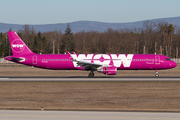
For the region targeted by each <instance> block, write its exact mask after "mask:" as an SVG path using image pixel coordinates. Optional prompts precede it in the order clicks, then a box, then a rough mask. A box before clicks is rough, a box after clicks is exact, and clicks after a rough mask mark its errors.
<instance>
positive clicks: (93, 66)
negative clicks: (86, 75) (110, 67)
mask: <svg viewBox="0 0 180 120" xmlns="http://www.w3.org/2000/svg"><path fill="white" fill-rule="evenodd" d="M72 61H74V62H77V66H82V67H81V68H84V69H85V70H89V69H96V68H98V67H101V66H102V65H101V64H97V63H91V62H86V61H78V60H74V59H73V60H72Z"/></svg>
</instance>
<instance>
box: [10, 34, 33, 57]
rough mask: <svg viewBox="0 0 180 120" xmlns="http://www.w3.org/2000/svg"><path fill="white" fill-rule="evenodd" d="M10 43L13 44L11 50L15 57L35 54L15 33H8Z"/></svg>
mask: <svg viewBox="0 0 180 120" xmlns="http://www.w3.org/2000/svg"><path fill="white" fill-rule="evenodd" d="M7 33H8V36H9V42H10V44H11V49H12V53H13V55H17V56H18V55H26V54H35V53H33V52H32V51H31V50H30V49H29V48H28V46H27V45H26V44H25V43H24V42H23V40H22V39H21V38H20V37H19V36H18V35H17V33H16V32H14V31H8V32H7Z"/></svg>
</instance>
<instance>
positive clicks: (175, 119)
mask: <svg viewBox="0 0 180 120" xmlns="http://www.w3.org/2000/svg"><path fill="white" fill-rule="evenodd" d="M0 116H9V117H10V116H12V117H16V116H18V117H59V118H62V117H66V118H124V119H155V120H165V119H168V120H170V119H173V120H180V118H160V117H159V118H158V117H157V118H153V117H111V116H61V115H7V114H2V115H0Z"/></svg>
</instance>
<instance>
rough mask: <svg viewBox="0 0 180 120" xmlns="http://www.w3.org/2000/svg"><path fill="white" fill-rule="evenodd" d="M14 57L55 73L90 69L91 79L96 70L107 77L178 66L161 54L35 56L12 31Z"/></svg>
mask: <svg viewBox="0 0 180 120" xmlns="http://www.w3.org/2000/svg"><path fill="white" fill-rule="evenodd" d="M7 33H8V36H9V41H10V44H11V49H12V53H13V55H12V56H7V57H5V59H6V60H9V61H13V62H17V63H21V64H25V65H29V66H34V67H39V68H46V69H53V70H87V71H91V72H90V73H89V77H94V73H93V72H94V71H97V72H101V73H103V74H105V75H116V73H117V70H155V76H156V77H158V76H159V74H158V70H161V69H171V68H174V67H176V66H177V64H176V63H175V62H174V61H172V60H171V59H170V58H168V57H166V56H163V55H157V54H76V53H75V52H73V54H70V53H69V52H68V51H67V54H35V53H33V52H32V51H31V50H30V49H29V48H28V46H27V45H26V44H25V43H24V42H23V41H22V39H21V38H20V37H19V36H18V35H17V34H16V32H14V31H8V32H7Z"/></svg>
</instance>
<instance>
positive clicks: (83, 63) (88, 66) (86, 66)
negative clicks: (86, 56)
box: [67, 51, 103, 70]
mask: <svg viewBox="0 0 180 120" xmlns="http://www.w3.org/2000/svg"><path fill="white" fill-rule="evenodd" d="M67 53H68V55H70V56H71V54H70V53H69V52H68V51H67ZM73 53H74V52H73ZM74 54H75V53H74ZM71 57H72V56H71ZM72 58H73V57H72ZM72 61H74V62H77V66H82V67H81V68H84V69H85V70H95V69H96V68H98V67H101V66H103V65H102V64H97V63H91V62H87V61H80V60H76V59H74V58H73V60H72Z"/></svg>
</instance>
